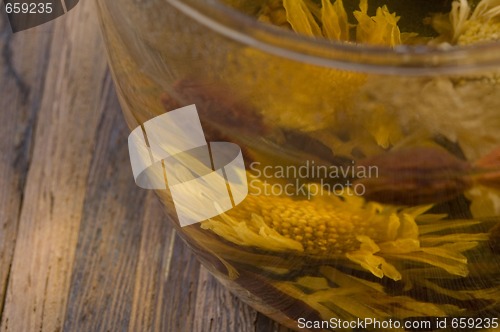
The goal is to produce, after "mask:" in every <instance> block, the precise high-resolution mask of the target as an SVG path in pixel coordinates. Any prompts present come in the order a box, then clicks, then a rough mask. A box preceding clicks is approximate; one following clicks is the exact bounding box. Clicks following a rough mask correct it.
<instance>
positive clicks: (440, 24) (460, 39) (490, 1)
mask: <svg viewBox="0 0 500 332" xmlns="http://www.w3.org/2000/svg"><path fill="white" fill-rule="evenodd" d="M431 24H432V26H433V27H434V29H435V30H436V31H437V32H438V33H439V34H440V36H439V37H438V38H436V39H435V40H432V41H431V44H438V43H443V42H447V43H450V44H457V45H469V44H477V43H480V42H488V41H498V40H500V1H499V0H481V1H480V2H479V3H478V4H477V6H476V8H475V9H474V11H472V10H471V8H470V5H469V3H468V2H467V0H457V1H454V2H453V3H452V7H451V11H450V13H449V14H437V15H434V16H433V17H432V18H431Z"/></svg>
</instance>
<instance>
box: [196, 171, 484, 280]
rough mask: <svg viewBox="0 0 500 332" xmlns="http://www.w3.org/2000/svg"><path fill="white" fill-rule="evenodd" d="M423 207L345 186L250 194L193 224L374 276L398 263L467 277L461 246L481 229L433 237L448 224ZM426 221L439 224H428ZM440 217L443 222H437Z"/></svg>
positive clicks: (391, 272)
mask: <svg viewBox="0 0 500 332" xmlns="http://www.w3.org/2000/svg"><path fill="white" fill-rule="evenodd" d="M254 181H255V180H254ZM262 185H263V186H265V184H262ZM254 186H255V182H254ZM428 209H429V206H425V207H417V208H404V209H401V208H396V207H394V206H389V205H382V204H378V203H373V202H366V201H365V200H364V199H363V198H361V197H358V196H354V194H353V193H351V192H348V194H346V195H343V196H337V195H336V194H335V193H331V195H326V196H324V195H323V196H314V197H313V198H312V199H311V200H299V199H292V198H290V197H282V196H262V195H261V196H256V195H255V193H253V194H252V193H250V195H249V196H248V197H247V198H246V199H245V201H244V202H243V203H241V204H240V205H239V206H238V207H236V208H234V209H233V210H230V211H229V212H227V213H226V214H225V215H223V216H221V217H217V218H213V219H209V220H207V221H204V222H203V223H202V225H201V227H202V228H204V229H209V230H212V231H213V232H214V233H216V234H218V235H219V236H220V237H222V238H224V239H225V240H227V241H229V242H232V243H235V244H237V245H240V246H246V247H251V248H256V249H259V250H265V251H271V252H288V253H295V254H297V255H300V256H309V257H312V258H316V259H330V258H331V259H333V258H337V259H342V258H345V259H347V260H350V261H352V262H354V263H356V264H359V266H360V267H362V268H363V269H365V270H368V271H370V272H371V273H372V274H373V275H375V276H377V277H379V278H382V277H384V276H386V277H388V278H391V279H393V280H400V279H401V273H400V271H399V270H398V268H397V267H396V266H397V264H398V262H399V261H406V262H410V261H413V262H415V263H423V264H427V265H431V266H434V267H439V268H441V269H443V270H445V271H447V272H448V273H450V274H454V275H459V276H465V275H467V273H468V272H467V271H468V270H467V259H466V257H465V256H463V254H462V252H464V251H466V250H469V249H471V248H473V247H475V246H476V245H477V241H479V240H486V238H487V237H486V235H484V234H472V235H470V237H469V238H467V236H465V235H463V236H462V235H461V234H455V235H454V236H447V237H446V236H443V237H442V238H441V240H439V236H434V235H432V233H433V231H436V230H443V229H447V228H449V227H454V226H455V224H454V222H452V221H441V220H440V219H442V216H433V215H426V214H424V213H425V211H426V210H428ZM420 221H422V222H423V225H424V228H423V230H424V232H422V229H420V225H419V223H420ZM429 221H432V222H435V223H439V224H440V227H438V228H437V229H432V224H431V223H429ZM441 222H442V223H447V225H448V226H445V227H443V225H441ZM471 223H472V222H471ZM422 233H423V234H422Z"/></svg>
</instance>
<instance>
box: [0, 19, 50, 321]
mask: <svg viewBox="0 0 500 332" xmlns="http://www.w3.org/2000/svg"><path fill="white" fill-rule="evenodd" d="M51 32H52V24H46V25H44V26H43V27H40V28H37V29H33V30H31V31H27V32H26V33H24V34H17V35H15V34H13V33H12V32H11V30H10V27H9V26H8V22H7V18H6V16H5V15H0V50H1V51H0V96H1V97H0V318H1V316H2V314H1V313H2V311H3V303H4V300H5V295H6V294H5V290H6V287H7V281H8V275H9V271H10V265H11V261H12V255H13V252H14V246H15V242H16V237H17V227H18V220H19V211H20V208H21V204H22V192H23V189H24V184H25V180H26V174H27V171H28V167H29V165H30V160H31V145H32V144H31V143H32V137H33V130H34V127H35V124H36V119H37V115H38V110H39V107H40V101H41V97H42V90H43V84H44V80H45V77H44V76H45V73H46V71H47V65H48V54H49V52H50V45H51V39H52V34H51Z"/></svg>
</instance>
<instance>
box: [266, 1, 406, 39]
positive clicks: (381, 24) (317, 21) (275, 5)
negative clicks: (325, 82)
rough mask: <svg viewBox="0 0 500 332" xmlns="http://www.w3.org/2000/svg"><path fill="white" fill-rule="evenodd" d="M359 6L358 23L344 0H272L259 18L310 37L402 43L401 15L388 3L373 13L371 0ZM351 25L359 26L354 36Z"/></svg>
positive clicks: (356, 13) (356, 14)
mask: <svg viewBox="0 0 500 332" xmlns="http://www.w3.org/2000/svg"><path fill="white" fill-rule="evenodd" d="M281 6H282V7H281ZM359 6H360V11H355V12H354V17H355V18H356V20H357V24H351V23H349V21H348V15H347V12H346V10H345V8H344V4H343V2H342V0H335V1H334V2H333V3H332V2H331V1H330V0H321V4H318V3H316V2H314V1H311V0H282V1H276V0H272V1H269V3H268V4H266V5H264V6H263V8H262V10H261V13H260V15H259V20H260V21H263V22H269V23H273V24H275V25H278V26H285V27H290V28H291V29H292V30H293V31H295V32H297V33H299V34H301V35H305V36H310V37H325V38H327V39H330V40H335V41H354V42H357V43H367V44H375V45H384V46H396V45H399V44H401V33H400V31H399V28H398V26H397V22H398V20H399V17H397V16H396V14H395V13H390V12H389V9H388V8H387V6H383V7H379V8H377V10H376V14H375V16H369V15H368V1H367V0H361V2H360V5H359ZM283 9H284V11H283ZM285 18H286V21H285ZM351 28H356V34H355V37H356V38H355V39H354V40H352V38H351V33H350V29H351Z"/></svg>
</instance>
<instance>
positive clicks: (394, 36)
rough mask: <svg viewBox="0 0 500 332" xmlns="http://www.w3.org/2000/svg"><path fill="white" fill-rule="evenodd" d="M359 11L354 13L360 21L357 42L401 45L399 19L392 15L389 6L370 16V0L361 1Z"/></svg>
mask: <svg viewBox="0 0 500 332" xmlns="http://www.w3.org/2000/svg"><path fill="white" fill-rule="evenodd" d="M359 9H360V10H359V11H355V12H354V17H356V20H358V25H357V26H356V40H357V42H358V43H366V44H374V45H386V46H396V45H399V44H401V32H400V31H399V28H398V26H397V23H398V21H399V17H398V16H396V14H395V13H392V14H391V13H390V12H389V9H388V8H387V6H385V5H384V6H383V7H379V8H377V11H376V15H375V16H373V17H370V16H368V0H361V2H360V3H359Z"/></svg>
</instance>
